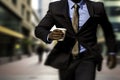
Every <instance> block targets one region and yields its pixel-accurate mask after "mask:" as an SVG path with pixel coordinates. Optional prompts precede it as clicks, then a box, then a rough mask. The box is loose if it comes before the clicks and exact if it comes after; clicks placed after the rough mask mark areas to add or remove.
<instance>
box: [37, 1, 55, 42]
mask: <svg viewBox="0 0 120 80" xmlns="http://www.w3.org/2000/svg"><path fill="white" fill-rule="evenodd" d="M54 22H55V21H54V18H53V15H52V3H51V4H50V5H49V9H48V12H47V14H46V15H45V17H44V18H43V19H42V20H41V21H40V23H39V24H38V25H37V26H36V27H35V36H36V37H37V38H40V39H42V40H43V41H44V42H46V43H49V42H48V41H47V36H48V34H49V33H50V29H51V28H52V27H53V25H54Z"/></svg>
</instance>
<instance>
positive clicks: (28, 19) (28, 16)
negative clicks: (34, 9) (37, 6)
mask: <svg viewBox="0 0 120 80" xmlns="http://www.w3.org/2000/svg"><path fill="white" fill-rule="evenodd" d="M27 21H30V12H29V11H27Z"/></svg>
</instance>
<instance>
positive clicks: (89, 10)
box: [78, 0, 94, 33]
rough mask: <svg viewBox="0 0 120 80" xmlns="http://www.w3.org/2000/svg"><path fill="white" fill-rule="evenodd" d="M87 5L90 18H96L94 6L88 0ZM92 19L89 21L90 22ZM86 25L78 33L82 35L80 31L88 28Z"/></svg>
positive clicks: (86, 0)
mask: <svg viewBox="0 0 120 80" xmlns="http://www.w3.org/2000/svg"><path fill="white" fill-rule="evenodd" d="M85 3H86V5H87V9H88V12H89V15H90V18H92V17H93V16H94V9H93V6H92V5H93V4H92V3H91V2H90V1H88V0H85ZM90 18H89V19H88V20H90ZM88 20H87V21H86V23H87V22H88ZM86 23H84V25H86ZM84 25H83V27H81V29H80V30H79V31H78V33H80V31H81V30H82V29H84V28H85V27H86V26H84Z"/></svg>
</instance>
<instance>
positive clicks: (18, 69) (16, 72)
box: [0, 54, 120, 80]
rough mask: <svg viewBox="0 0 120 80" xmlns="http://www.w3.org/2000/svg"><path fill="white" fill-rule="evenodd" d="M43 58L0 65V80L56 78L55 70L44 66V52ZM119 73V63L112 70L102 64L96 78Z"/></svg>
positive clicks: (110, 78)
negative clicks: (41, 60) (40, 60)
mask: <svg viewBox="0 0 120 80" xmlns="http://www.w3.org/2000/svg"><path fill="white" fill-rule="evenodd" d="M43 59H44V60H43V62H42V63H41V64H39V63H38V57H37V55H33V56H31V57H25V58H23V59H22V60H19V61H14V62H11V63H7V64H4V65H0V80H58V72H57V70H56V69H53V68H51V67H47V66H44V61H45V59H46V54H44V57H43ZM104 63H105V61H104ZM119 75H120V65H118V66H117V67H116V69H114V70H109V69H107V68H106V66H105V65H104V67H103V70H102V71H101V72H97V77H96V78H97V79H96V80H120V76H119ZM86 77H87V75H86Z"/></svg>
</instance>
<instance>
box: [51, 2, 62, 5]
mask: <svg viewBox="0 0 120 80" xmlns="http://www.w3.org/2000/svg"><path fill="white" fill-rule="evenodd" d="M60 3H61V1H54V2H50V5H57V4H60Z"/></svg>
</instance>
